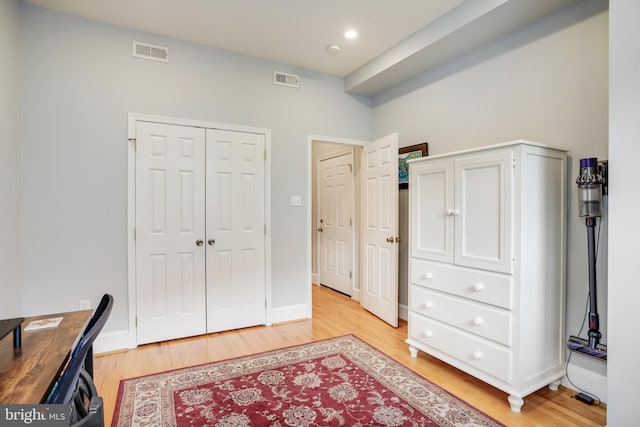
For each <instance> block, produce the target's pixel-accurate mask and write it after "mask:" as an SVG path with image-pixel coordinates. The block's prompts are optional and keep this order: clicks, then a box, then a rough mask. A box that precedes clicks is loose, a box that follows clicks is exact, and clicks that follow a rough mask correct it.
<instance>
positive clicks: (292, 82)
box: [273, 71, 300, 87]
mask: <svg viewBox="0 0 640 427" xmlns="http://www.w3.org/2000/svg"><path fill="white" fill-rule="evenodd" d="M273 83H275V84H277V85H282V86H290V87H299V86H300V77H298V76H296V75H295V74H287V73H283V72H281V71H274V72H273Z"/></svg>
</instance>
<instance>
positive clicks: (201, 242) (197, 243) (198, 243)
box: [196, 239, 204, 246]
mask: <svg viewBox="0 0 640 427" xmlns="http://www.w3.org/2000/svg"><path fill="white" fill-rule="evenodd" d="M203 244H204V240H202V239H198V240H196V245H198V246H202V245H203Z"/></svg>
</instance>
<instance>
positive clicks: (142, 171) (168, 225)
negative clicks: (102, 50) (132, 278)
mask: <svg viewBox="0 0 640 427" xmlns="http://www.w3.org/2000/svg"><path fill="white" fill-rule="evenodd" d="M136 139H137V142H136V145H137V148H136V293H137V297H136V300H137V316H138V318H137V323H138V327H137V334H138V336H137V342H138V344H144V343H149V342H156V341H164V340H170V339H174V338H180V337H186V336H192V335H198V334H203V333H205V331H206V309H205V287H204V278H205V245H204V244H203V243H202V240H203V239H204V236H205V233H204V231H205V230H204V225H205V221H204V208H205V200H204V182H205V181H204V175H205V132H204V130H203V129H197V128H193V127H185V126H174V125H164V124H157V123H147V122H137V125H136Z"/></svg>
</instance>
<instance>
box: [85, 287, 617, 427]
mask: <svg viewBox="0 0 640 427" xmlns="http://www.w3.org/2000/svg"><path fill="white" fill-rule="evenodd" d="M345 334H354V335H356V336H358V337H359V338H361V339H362V340H364V341H366V342H368V343H369V344H371V345H372V346H374V347H376V348H377V349H378V350H380V351H382V352H384V353H386V354H387V355H389V356H391V357H392V358H394V359H395V360H397V361H398V362H400V363H402V364H403V365H405V366H407V367H409V368H411V369H413V370H414V371H416V372H418V373H419V374H421V375H422V376H424V377H425V378H427V379H429V380H431V381H432V382H434V383H435V384H438V385H439V386H440V387H442V388H444V389H445V390H447V391H449V392H450V393H452V394H454V395H456V396H457V397H459V398H460V399H462V400H465V401H466V402H468V403H470V404H471V405H473V406H475V407H476V408H479V409H480V410H482V411H484V412H485V413H487V414H488V415H490V416H492V417H493V418H495V419H497V420H498V421H500V422H502V423H504V424H506V425H507V426H527V427H529V426H545V427H549V426H563V427H568V426H603V425H606V407H605V405H600V406H595V405H594V406H588V405H585V404H584V403H581V402H579V401H577V400H576V399H574V398H573V396H574V394H575V393H574V392H573V391H572V390H569V389H566V388H564V387H560V390H559V391H557V392H553V391H550V390H549V389H548V388H543V389H541V390H538V391H537V392H535V393H533V394H532V395H530V396H527V397H526V398H525V405H524V407H523V408H522V412H521V413H519V414H517V413H513V412H511V410H510V408H509V404H508V403H507V395H506V393H504V392H502V391H500V390H498V389H496V388H494V387H492V386H489V385H487V384H485V383H483V382H481V381H479V380H477V379H475V378H473V377H472V376H470V375H467V374H465V373H464V372H462V371H459V370H458V369H456V368H453V367H451V366H449V365H447V364H445V363H443V362H441V361H439V360H437V359H435V358H433V357H431V356H428V355H426V354H425V353H423V352H420V353H419V355H418V357H417V358H412V357H411V356H410V355H409V349H408V345H407V344H406V343H405V342H404V340H405V339H406V337H407V323H406V322H401V323H400V326H399V327H398V328H393V327H391V326H389V325H387V324H386V323H384V322H383V321H381V320H379V319H378V318H377V317H375V316H373V315H371V314H370V313H368V312H367V311H366V310H364V309H363V308H361V307H360V305H359V304H358V303H357V302H355V301H352V300H351V299H349V298H347V297H345V296H343V295H341V294H338V293H336V292H333V291H331V290H329V289H325V288H320V287H318V286H313V319H310V320H304V321H298V322H291V323H286V324H279V325H274V326H270V327H255V328H247V329H242V330H238V331H229V332H222V333H216V334H209V335H203V336H199V337H193V338H185V339H181V340H174V341H168V342H163V343H157V344H148V345H144V346H140V347H138V348H137V349H135V350H129V351H121V352H115V353H110V354H103V355H97V356H96V358H95V380H96V386H97V387H98V390H99V392H100V394H101V395H102V397H103V399H104V404H105V425H111V419H112V416H113V410H114V408H115V402H116V397H117V394H118V386H119V383H120V380H121V379H125V378H132V377H138V376H142V375H147V374H152V373H156V372H161V371H165V370H169V369H177V368H182V367H186V366H192V365H196V364H202V363H208V362H214V361H217V360H223V359H228V358H231V357H238V356H244V355H247V354H252V353H257V352H261V351H267V350H273V349H276V348H281V347H285V346H291V345H296V344H303V343H307V342H310V341H316V340H320V339H325V338H331V337H336V336H341V335H345Z"/></svg>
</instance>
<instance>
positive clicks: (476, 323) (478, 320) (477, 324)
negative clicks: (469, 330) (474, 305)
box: [473, 317, 484, 326]
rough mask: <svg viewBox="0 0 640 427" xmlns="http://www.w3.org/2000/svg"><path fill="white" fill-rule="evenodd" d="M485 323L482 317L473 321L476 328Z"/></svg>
mask: <svg viewBox="0 0 640 427" xmlns="http://www.w3.org/2000/svg"><path fill="white" fill-rule="evenodd" d="M483 323H484V320H482V317H476V318H475V319H473V324H474V325H475V326H480V325H482V324H483Z"/></svg>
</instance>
